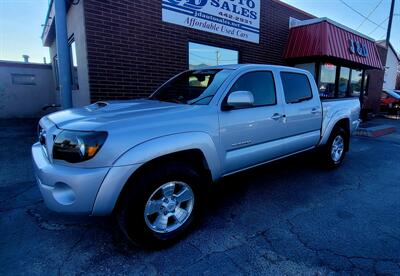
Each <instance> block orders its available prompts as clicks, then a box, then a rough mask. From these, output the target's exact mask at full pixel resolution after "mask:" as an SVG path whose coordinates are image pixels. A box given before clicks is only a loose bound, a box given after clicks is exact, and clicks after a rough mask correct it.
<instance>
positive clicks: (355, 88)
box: [350, 69, 363, 97]
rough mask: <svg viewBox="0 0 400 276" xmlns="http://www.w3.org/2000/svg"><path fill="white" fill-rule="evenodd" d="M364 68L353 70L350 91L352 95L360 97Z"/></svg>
mask: <svg viewBox="0 0 400 276" xmlns="http://www.w3.org/2000/svg"><path fill="white" fill-rule="evenodd" d="M362 73H363V72H362V70H355V69H353V70H351V83H350V92H351V96H354V97H359V96H360V93H361V84H362Z"/></svg>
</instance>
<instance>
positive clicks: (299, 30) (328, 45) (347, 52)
mask: <svg viewBox="0 0 400 276" xmlns="http://www.w3.org/2000/svg"><path fill="white" fill-rule="evenodd" d="M307 57H316V58H320V57H327V58H333V59H339V60H345V61H347V62H353V63H355V64H357V65H361V66H362V67H365V68H376V69H382V68H383V67H382V62H381V59H380V57H379V54H378V50H377V48H376V44H375V42H374V41H372V40H370V39H368V38H366V37H364V36H362V35H359V34H356V33H354V32H351V31H350V30H348V29H347V28H345V27H342V26H340V25H339V24H335V23H333V22H331V21H330V20H327V19H324V20H320V21H316V23H310V24H307V25H301V26H297V27H293V28H291V29H290V32H289V39H288V44H287V46H286V49H285V53H284V58H285V59H300V58H307Z"/></svg>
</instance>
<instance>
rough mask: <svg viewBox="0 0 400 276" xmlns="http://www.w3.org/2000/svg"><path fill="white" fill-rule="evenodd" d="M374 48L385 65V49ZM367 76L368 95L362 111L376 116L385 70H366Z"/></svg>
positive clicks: (379, 46)
mask: <svg viewBox="0 0 400 276" xmlns="http://www.w3.org/2000/svg"><path fill="white" fill-rule="evenodd" d="M376 46H377V47H376V48H377V49H378V54H379V57H380V58H381V61H382V62H383V64H385V61H386V56H387V48H386V47H383V46H382V45H379V44H377V45H376ZM367 74H368V75H369V84H368V95H367V96H366V97H365V99H364V103H363V109H365V110H366V111H368V112H371V111H372V112H373V113H375V114H377V113H378V112H379V108H380V98H381V93H382V84H383V80H384V78H385V70H377V69H375V70H367Z"/></svg>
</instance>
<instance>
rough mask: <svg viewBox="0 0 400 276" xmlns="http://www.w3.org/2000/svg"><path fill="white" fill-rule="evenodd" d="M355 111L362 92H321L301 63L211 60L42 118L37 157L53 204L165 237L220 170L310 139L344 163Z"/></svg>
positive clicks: (185, 219)
mask: <svg viewBox="0 0 400 276" xmlns="http://www.w3.org/2000/svg"><path fill="white" fill-rule="evenodd" d="M359 112H360V103H359V100H358V99H357V98H346V99H340V100H338V99H333V100H327V101H322V102H321V100H320V97H319V94H318V89H317V86H316V84H315V81H314V78H313V76H312V75H311V74H310V73H309V72H307V71H304V70H300V69H296V68H289V67H281V66H272V65H229V66H217V67H207V68H203V69H197V70H189V71H185V72H183V73H181V74H179V75H177V76H175V77H174V78H172V79H170V80H169V81H168V82H166V83H165V84H164V85H162V86H161V87H160V88H159V89H158V90H157V91H155V92H154V93H153V94H152V95H151V96H150V97H149V98H147V99H140V100H129V101H113V102H97V103H94V104H91V105H88V106H86V107H83V108H76V109H69V110H64V111H60V112H56V113H53V114H50V115H48V116H45V117H43V118H42V119H41V120H40V123H39V127H38V129H39V130H38V132H39V142H38V143H36V144H34V145H33V146H32V156H33V161H34V162H33V163H34V168H35V174H36V177H37V182H38V185H39V188H40V191H41V193H42V195H43V198H44V201H45V203H46V205H47V206H48V207H49V208H50V209H52V210H54V211H58V212H64V213H76V214H77V213H80V214H90V215H108V214H111V213H113V214H115V215H116V217H117V221H118V224H119V226H120V228H121V230H122V231H123V233H124V234H125V235H126V236H127V237H128V238H129V239H130V240H131V241H133V242H137V243H141V244H163V243H166V242H168V241H171V240H175V239H177V238H178V237H179V236H181V235H182V234H183V233H184V232H185V230H187V229H188V227H189V226H190V225H191V224H192V222H193V220H194V218H195V217H196V216H197V215H198V211H199V210H200V209H201V207H200V205H201V204H202V200H203V198H204V191H206V188H207V186H209V184H211V183H213V182H215V181H216V180H218V179H220V178H221V177H224V176H227V175H230V174H233V173H236V172H239V171H242V170H246V169H249V168H252V167H255V166H258V165H261V164H265V163H267V162H271V161H274V160H277V159H280V158H283V157H286V156H289V155H293V154H296V153H300V152H304V151H307V150H311V149H314V148H319V151H320V153H321V154H320V155H319V156H321V157H322V158H323V159H324V160H323V161H324V162H325V163H326V164H327V165H328V166H330V167H337V166H339V165H340V164H341V163H342V160H343V158H344V156H345V153H346V151H348V150H349V137H350V135H351V134H352V132H353V131H354V130H355V129H356V128H357V127H358V124H359Z"/></svg>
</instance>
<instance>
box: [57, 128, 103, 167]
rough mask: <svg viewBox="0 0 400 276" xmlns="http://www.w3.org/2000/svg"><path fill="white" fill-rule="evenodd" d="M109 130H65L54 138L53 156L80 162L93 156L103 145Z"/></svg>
mask: <svg viewBox="0 0 400 276" xmlns="http://www.w3.org/2000/svg"><path fill="white" fill-rule="evenodd" d="M106 138H107V132H103V131H99V132H94V131H69V130H63V131H62V132H61V133H60V134H58V135H57V137H56V138H55V140H54V146H53V158H54V159H59V160H64V161H67V162H69V163H78V162H82V161H86V160H89V159H91V158H93V157H94V156H95V155H96V153H97V152H99V150H100V148H101V147H102V146H103V144H104V142H105V140H106Z"/></svg>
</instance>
